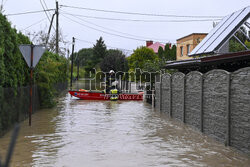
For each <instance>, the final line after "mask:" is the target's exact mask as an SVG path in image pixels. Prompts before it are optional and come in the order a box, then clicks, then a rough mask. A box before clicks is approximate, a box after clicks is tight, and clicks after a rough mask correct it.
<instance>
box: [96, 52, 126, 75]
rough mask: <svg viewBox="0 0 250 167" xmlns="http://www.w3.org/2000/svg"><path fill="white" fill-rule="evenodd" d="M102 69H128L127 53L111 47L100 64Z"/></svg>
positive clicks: (106, 70) (124, 70)
mask: <svg viewBox="0 0 250 167" xmlns="http://www.w3.org/2000/svg"><path fill="white" fill-rule="evenodd" d="M100 67H101V70H102V71H104V72H108V71H110V70H114V71H115V72H118V71H122V72H127V71H128V61H127V59H126V57H125V55H124V54H123V53H122V51H120V50H114V49H110V50H108V51H107V55H106V56H105V57H104V59H103V60H102V62H101V64H100Z"/></svg>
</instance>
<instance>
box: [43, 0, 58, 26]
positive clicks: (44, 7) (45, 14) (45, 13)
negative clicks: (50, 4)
mask: <svg viewBox="0 0 250 167" xmlns="http://www.w3.org/2000/svg"><path fill="white" fill-rule="evenodd" d="M40 3H41V5H42V8H43V10H44V13H45V15H46V16H47V18H48V20H49V23H50V22H51V19H50V17H49V16H48V14H47V11H46V9H45V7H44V6H43V3H42V1H41V0H40ZM52 27H53V29H54V30H55V27H54V26H53V24H52Z"/></svg>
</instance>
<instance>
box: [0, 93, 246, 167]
mask: <svg viewBox="0 0 250 167" xmlns="http://www.w3.org/2000/svg"><path fill="white" fill-rule="evenodd" d="M58 101H59V103H58V105H57V107H55V108H53V109H47V110H41V111H39V112H37V113H35V114H34V115H33V116H32V126H31V127H29V126H28V120H26V121H24V122H23V123H21V129H20V133H19V137H18V140H17V144H16V147H15V152H14V155H13V158H12V161H11V166H34V167H85V166H86V167H146V166H156V167H158V166H159V167H161V166H180V167H185V166H212V167H214V166H250V157H249V156H247V155H244V154H242V153H239V152H237V151H236V150H234V149H233V148H230V147H225V146H224V145H223V144H221V143H218V142H216V141H214V140H213V139H211V138H209V137H206V136H204V135H202V134H200V133H199V132H198V131H194V130H192V129H191V128H190V127H188V126H186V125H184V124H183V123H181V122H178V121H176V120H172V119H169V118H168V117H167V116H166V115H165V114H162V113H159V112H157V111H154V110H153V109H152V107H151V106H150V105H149V104H147V103H145V102H142V101H139V102H138V101H137V102H136V101H84V100H77V99H75V98H72V97H70V96H69V95H68V94H67V93H65V95H63V96H62V97H60V98H59V99H58ZM10 136H11V132H9V133H7V134H6V135H5V136H3V137H2V138H0V157H1V159H2V160H3V159H4V158H5V154H6V150H7V148H8V144H9V141H10Z"/></svg>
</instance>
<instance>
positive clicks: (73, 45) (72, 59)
mask: <svg viewBox="0 0 250 167" xmlns="http://www.w3.org/2000/svg"><path fill="white" fill-rule="evenodd" d="M74 47H75V38H74V37H73V38H72V55H71V77H70V88H71V89H72V80H73V65H74V63H73V61H74Z"/></svg>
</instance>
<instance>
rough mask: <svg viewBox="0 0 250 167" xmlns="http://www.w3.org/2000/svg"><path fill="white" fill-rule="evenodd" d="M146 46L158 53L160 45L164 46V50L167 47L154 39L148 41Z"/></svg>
mask: <svg viewBox="0 0 250 167" xmlns="http://www.w3.org/2000/svg"><path fill="white" fill-rule="evenodd" d="M146 47H147V48H151V49H153V50H154V52H155V53H156V54H158V49H159V47H162V49H163V50H164V49H165V45H163V44H161V43H159V42H155V43H154V42H153V41H146Z"/></svg>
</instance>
